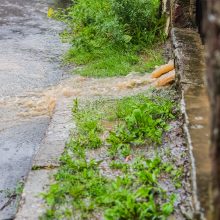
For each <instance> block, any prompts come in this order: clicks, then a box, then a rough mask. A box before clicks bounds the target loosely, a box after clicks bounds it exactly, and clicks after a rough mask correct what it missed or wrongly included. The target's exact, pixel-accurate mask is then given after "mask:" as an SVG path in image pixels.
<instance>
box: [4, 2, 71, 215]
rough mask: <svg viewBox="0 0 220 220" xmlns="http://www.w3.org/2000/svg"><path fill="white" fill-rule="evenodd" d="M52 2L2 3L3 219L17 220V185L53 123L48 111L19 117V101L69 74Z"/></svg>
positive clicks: (59, 27)
mask: <svg viewBox="0 0 220 220" xmlns="http://www.w3.org/2000/svg"><path fill="white" fill-rule="evenodd" d="M55 4H57V3H55ZM53 5H54V2H53V1H47V0H1V1H0V219H13V217H14V215H15V213H16V204H17V202H18V201H17V198H16V188H17V189H18V188H19V186H20V184H19V183H20V182H22V181H23V179H24V178H25V176H26V175H27V173H28V171H29V169H30V167H31V162H32V158H33V155H34V153H35V152H36V150H37V148H38V146H39V144H40V142H41V141H42V139H43V138H44V134H45V132H46V129H47V127H48V124H49V122H50V117H49V116H48V115H39V116H37V117H36V115H35V116H33V117H32V116H31V115H29V116H28V117H19V114H18V113H19V111H21V109H19V108H18V107H17V106H18V104H17V103H19V99H21V98H24V97H25V98H26V100H28V98H29V96H30V92H32V91H35V90H37V89H39V90H40V89H42V90H43V89H45V88H47V87H49V86H50V85H54V84H57V83H59V81H60V80H62V79H63V78H64V77H66V76H67V74H66V70H65V69H63V68H62V67H61V66H60V56H61V55H62V54H63V52H64V51H65V50H66V48H67V45H65V44H62V43H61V42H60V39H59V35H58V34H59V32H60V31H61V30H62V28H63V24H61V23H60V22H57V21H54V20H52V19H48V18H47V10H48V7H51V6H53ZM20 108H22V107H20Z"/></svg>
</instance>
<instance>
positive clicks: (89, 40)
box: [56, 0, 164, 76]
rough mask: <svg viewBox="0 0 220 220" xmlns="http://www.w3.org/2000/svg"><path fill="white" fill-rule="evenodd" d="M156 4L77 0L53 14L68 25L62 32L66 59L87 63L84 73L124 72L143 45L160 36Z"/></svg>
mask: <svg viewBox="0 0 220 220" xmlns="http://www.w3.org/2000/svg"><path fill="white" fill-rule="evenodd" d="M159 6H160V1H159V0H77V1H76V2H75V3H74V4H73V5H72V6H71V7H69V8H68V10H67V12H66V14H63V15H60V14H57V15H56V17H57V18H58V19H60V20H63V21H65V22H67V24H68V26H69V29H70V33H69V34H67V33H66V32H65V34H63V36H64V37H65V38H66V37H67V36H68V38H70V39H71V43H72V48H71V50H70V52H69V53H68V55H67V56H66V59H67V60H68V61H73V62H75V63H76V64H89V66H88V68H87V69H85V71H84V75H95V76H103V75H107V76H114V75H118V74H119V75H125V74H127V73H128V72H129V71H131V67H132V66H134V65H136V64H137V63H138V61H139V58H138V53H139V52H140V50H143V47H152V45H153V44H155V43H156V42H158V41H161V39H163V31H162V30H163V24H164V22H163V21H164V19H163V18H160V17H159ZM115 55H116V56H117V59H116V58H115ZM117 70H118V71H117Z"/></svg>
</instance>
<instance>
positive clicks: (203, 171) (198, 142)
mask: <svg viewBox="0 0 220 220" xmlns="http://www.w3.org/2000/svg"><path fill="white" fill-rule="evenodd" d="M171 38H172V43H173V47H174V56H175V66H176V72H177V79H176V81H177V85H178V86H179V89H180V92H181V95H182V101H181V104H182V106H181V107H182V113H183V115H184V118H185V125H184V130H185V134H186V138H187V141H188V147H189V151H190V158H191V164H192V170H191V176H192V191H193V202H194V204H193V205H194V212H195V217H194V219H205V218H208V216H209V211H210V209H209V205H210V202H209V199H210V195H209V191H210V190H209V189H210V184H211V167H210V164H211V160H210V157H209V136H210V134H209V133H210V124H209V115H210V109H209V100H208V96H207V92H206V86H205V59H204V48H203V45H202V43H201V40H200V36H199V34H198V33H197V32H196V31H194V30H191V29H179V28H173V29H172V31H171Z"/></svg>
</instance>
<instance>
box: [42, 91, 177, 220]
mask: <svg viewBox="0 0 220 220" xmlns="http://www.w3.org/2000/svg"><path fill="white" fill-rule="evenodd" d="M172 108H173V105H172V102H171V101H169V100H166V99H164V98H161V97H157V98H155V97H148V96H146V95H137V96H134V97H126V98H122V99H120V100H111V101H106V100H101V101H100V100H99V101H96V102H93V103H89V104H86V106H82V105H80V104H79V102H78V100H77V99H76V100H75V101H74V107H73V115H74V120H75V122H76V125H77V131H75V132H74V134H73V137H72V138H71V140H70V142H69V143H68V144H67V147H66V150H65V153H64V154H63V156H62V158H61V167H60V168H59V171H58V173H57V174H56V175H55V183H54V184H53V185H52V186H51V187H50V190H49V192H48V193H47V194H45V195H44V198H45V200H46V201H47V204H48V205H49V207H50V208H49V209H48V210H47V212H46V213H45V215H44V216H43V217H42V219H97V218H98V219H99V218H100V217H101V216H102V217H101V218H104V219H108V220H117V219H126V220H127V219H131V220H133V219H158V220H159V219H167V217H168V216H169V215H170V214H171V213H172V212H173V210H174V202H175V198H176V196H175V195H174V194H169V193H167V192H166V191H165V190H164V189H162V187H161V186H160V179H161V177H162V178H163V179H164V178H170V179H171V180H172V181H174V182H176V183H178V181H179V178H180V176H181V173H180V171H179V170H178V172H179V173H178V175H177V173H176V172H177V169H176V167H174V166H173V165H172V164H170V163H165V162H163V161H162V160H161V159H160V157H159V155H157V154H156V155H155V156H154V157H153V158H151V159H149V158H147V157H146V155H144V154H140V153H137V152H136V153H134V152H133V151H135V150H136V149H138V148H140V147H141V146H143V145H145V146H146V145H148V144H151V145H152V144H153V145H155V147H157V146H158V145H159V144H160V143H161V138H162V133H163V131H165V130H166V129H167V128H168V126H167V121H169V120H170V119H172V118H173V117H174V116H173V114H172ZM104 134H105V135H104ZM106 134H107V135H106ZM106 139H107V142H106ZM100 147H104V148H107V150H106V152H105V154H106V155H105V159H104V160H103V159H100V158H99V157H98V158H99V159H96V158H91V157H90V153H89V152H90V151H91V150H96V149H97V148H100ZM131 155H133V158H132V159H129V160H128V157H130V156H131ZM106 161H108V162H107V163H108V167H109V169H110V170H111V172H112V173H113V175H112V176H111V177H109V176H106V175H105V173H103V170H102V168H101V167H102V165H103V162H106ZM115 170H117V171H118V172H119V173H120V175H114V171H115ZM174 185H175V183H174Z"/></svg>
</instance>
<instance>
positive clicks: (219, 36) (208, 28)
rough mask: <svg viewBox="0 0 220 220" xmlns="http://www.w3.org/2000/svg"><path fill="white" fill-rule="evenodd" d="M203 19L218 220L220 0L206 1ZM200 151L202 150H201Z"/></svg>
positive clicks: (218, 219)
mask: <svg viewBox="0 0 220 220" xmlns="http://www.w3.org/2000/svg"><path fill="white" fill-rule="evenodd" d="M207 3H208V7H207V9H208V11H207V17H206V19H205V21H204V22H205V34H206V43H207V80H208V90H209V95H210V101H211V109H212V116H211V120H212V121H211V122H212V128H211V129H212V131H211V157H212V171H213V211H214V212H213V218H212V219H213V220H220V0H208V1H207ZM201 150H202V149H201Z"/></svg>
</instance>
